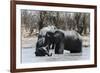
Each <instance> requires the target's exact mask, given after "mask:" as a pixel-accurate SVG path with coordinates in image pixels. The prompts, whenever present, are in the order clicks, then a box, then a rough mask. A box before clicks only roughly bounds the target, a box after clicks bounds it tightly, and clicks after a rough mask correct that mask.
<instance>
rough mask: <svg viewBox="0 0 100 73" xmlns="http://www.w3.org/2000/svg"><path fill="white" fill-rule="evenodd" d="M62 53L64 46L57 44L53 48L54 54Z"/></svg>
mask: <svg viewBox="0 0 100 73" xmlns="http://www.w3.org/2000/svg"><path fill="white" fill-rule="evenodd" d="M63 52H64V44H63V43H60V44H57V45H56V47H55V54H63Z"/></svg>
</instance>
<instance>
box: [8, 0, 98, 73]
mask: <svg viewBox="0 0 100 73" xmlns="http://www.w3.org/2000/svg"><path fill="white" fill-rule="evenodd" d="M17 4H20V5H21V4H22V5H37V6H55V7H71V8H88V9H94V64H87V65H75V66H53V67H40V68H23V69H17V68H16V66H17V65H16V49H17V48H16V5H17ZM10 13H11V14H10V15H11V16H10V17H11V30H10V32H11V36H10V41H11V42H10V48H11V50H10V52H11V53H10V57H11V61H10V71H11V72H12V73H14V72H28V71H45V70H60V69H77V68H90V67H97V6H93V5H77V4H60V3H46V2H33V1H11V11H10Z"/></svg>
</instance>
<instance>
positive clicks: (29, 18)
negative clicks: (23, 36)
mask: <svg viewBox="0 0 100 73" xmlns="http://www.w3.org/2000/svg"><path fill="white" fill-rule="evenodd" d="M21 24H22V27H24V28H25V30H26V31H29V32H30V34H29V35H31V34H32V33H33V31H34V29H37V30H38V31H39V30H40V29H41V28H43V27H45V26H48V25H54V26H56V27H57V28H59V29H63V30H66V29H69V30H75V31H77V32H79V33H80V34H87V33H89V29H90V14H89V13H80V12H57V11H33V10H21Z"/></svg>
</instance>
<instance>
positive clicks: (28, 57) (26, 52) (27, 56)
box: [21, 47, 90, 63]
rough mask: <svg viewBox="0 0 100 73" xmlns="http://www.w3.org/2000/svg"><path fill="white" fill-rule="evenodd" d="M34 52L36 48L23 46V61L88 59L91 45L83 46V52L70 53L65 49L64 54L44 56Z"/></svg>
mask: <svg viewBox="0 0 100 73" xmlns="http://www.w3.org/2000/svg"><path fill="white" fill-rule="evenodd" d="M34 52H35V49H34V48H22V57H21V58H22V59H21V60H22V63H35V62H53V61H75V60H87V59H89V57H90V48H89V47H83V48H82V53H70V52H69V51H66V50H65V51H64V54H54V53H53V55H52V56H43V57H36V56H35V53H34Z"/></svg>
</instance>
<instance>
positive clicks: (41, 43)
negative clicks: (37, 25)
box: [35, 37, 52, 56]
mask: <svg viewBox="0 0 100 73" xmlns="http://www.w3.org/2000/svg"><path fill="white" fill-rule="evenodd" d="M47 48H48V45H47V44H46V42H45V37H41V38H38V41H37V43H36V51H35V55H36V56H45V55H47V56H51V55H52V54H49V50H48V49H47Z"/></svg>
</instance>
